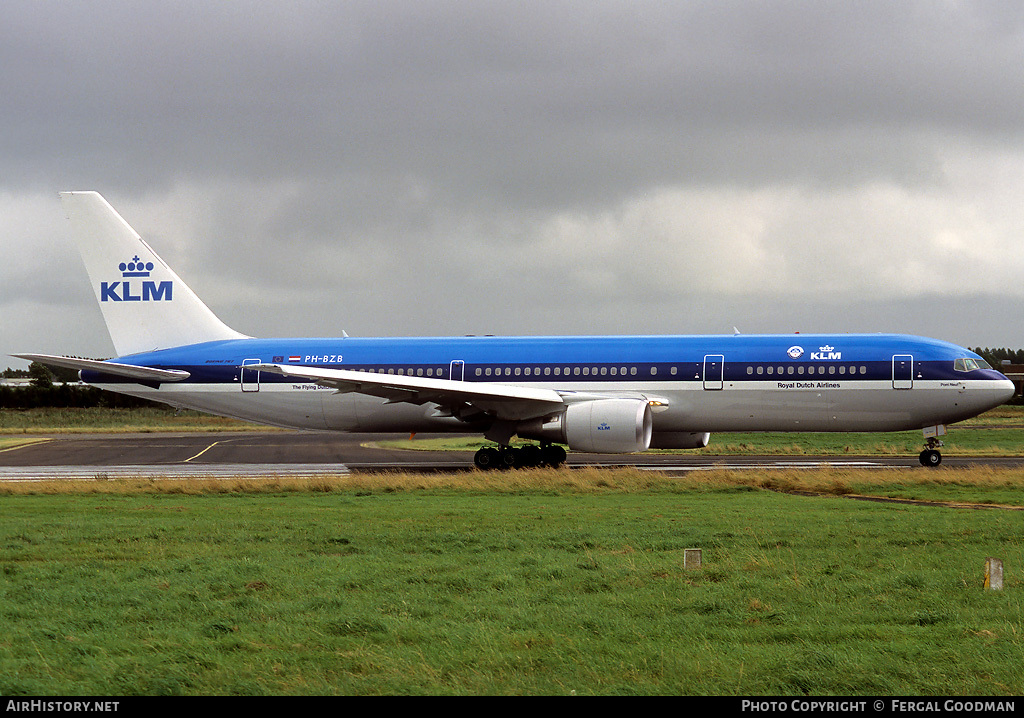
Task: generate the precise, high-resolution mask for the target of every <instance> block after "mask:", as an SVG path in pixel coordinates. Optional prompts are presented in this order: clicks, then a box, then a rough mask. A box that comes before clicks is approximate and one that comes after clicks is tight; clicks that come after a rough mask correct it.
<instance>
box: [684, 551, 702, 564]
mask: <svg viewBox="0 0 1024 718" xmlns="http://www.w3.org/2000/svg"><path fill="white" fill-rule="evenodd" d="M700 564H701V550H700V549H699V548H687V549H683V568H700Z"/></svg>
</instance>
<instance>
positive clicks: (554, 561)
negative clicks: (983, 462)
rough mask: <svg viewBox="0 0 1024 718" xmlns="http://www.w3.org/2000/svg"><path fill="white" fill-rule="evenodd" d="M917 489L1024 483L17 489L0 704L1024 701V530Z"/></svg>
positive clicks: (726, 478) (908, 479)
mask: <svg viewBox="0 0 1024 718" xmlns="http://www.w3.org/2000/svg"><path fill="white" fill-rule="evenodd" d="M896 482H898V483H896ZM894 488H895V490H896V491H897V492H898V493H901V494H916V495H917V496H918V498H921V499H935V500H947V499H948V498H949V491H951V490H952V491H955V492H959V494H960V497H961V498H962V499H963V498H970V499H971V500H974V501H979V502H985V501H988V502H990V503H1004V502H1006V499H1007V498H1010V497H1015V498H1016V501H1015V502H1013V503H1015V504H1016V505H1017V506H1020V505H1021V503H1022V501H1021V498H1022V494H1021V489H1022V488H1024V472H1020V471H1018V472H1007V471H1002V472H999V471H985V470H973V471H957V470H950V469H943V470H939V471H936V470H927V469H913V470H903V471H898V472H896V471H882V472H860V473H854V472H841V471H831V472H770V473H769V472H765V473H762V474H759V473H756V472H737V473H731V472H725V471H720V472H702V473H701V474H700V475H699V476H695V477H694V478H685V479H668V478H664V477H661V476H659V475H657V474H653V473H650V472H642V471H636V470H616V471H598V470H584V471H550V470H549V471H513V472H507V473H503V474H500V475H495V474H485V473H481V472H471V473H468V474H461V475H459V476H413V475H402V474H395V475H386V476H383V475H382V476H358V475H353V476H345V477H338V478H336V479H320V480H317V481H313V482H309V481H291V482H288V481H283V480H282V481H269V482H244V481H239V482H220V483H214V482H159V481H148V482H135V483H132V482H115V481H105V482H89V483H80V484H65V485H34V486H32V487H24V486H23V487H21V488H19V489H13V488H6V489H5V491H6V493H4V494H2V495H0V512H2V515H3V517H4V520H3V522H2V523H0V566H2V578H0V617H2V619H0V620H2V625H3V626H4V631H3V635H2V636H0V694H2V695H5V696H16V695H135V694H146V695H167V694H201V695H219V694H244V695H259V694H268V695H270V694H325V695H327V694H345V695H363V694H473V695H480V694H489V695H496V694H497V695H505V694H570V693H576V694H578V695H591V694H596V695H617V694H715V695H801V694H808V695H825V694H828V695H844V694H853V695H857V694H859V695H876V694H882V695H921V694H925V695H1020V694H1022V693H1024V674H1022V672H1021V671H1020V665H1021V662H1022V659H1024V623H1022V621H1024V611H1022V606H1021V600H1020V592H1021V589H1022V587H1024V582H1022V581H1021V578H1020V573H1019V572H1020V567H1021V566H1022V565H1024V546H1022V541H1024V539H1022V536H1024V532H1022V531H1021V528H1022V522H1024V512H1021V511H1012V510H1004V509H997V508H989V509H985V510H965V509H953V508H947V507H942V506H936V505H897V504H880V503H872V502H861V501H856V500H852V499H850V498H845V497H848V496H850V495H852V494H860V493H873V494H884V493H887V492H889V491H890V490H893V489H894ZM796 491H806V492H819V493H821V494H823V495H818V496H802V495H796V494H794V493H792V492H796ZM693 547H700V548H701V549H702V550H703V566H702V568H701V569H699V570H692V569H685V568H684V567H683V551H684V550H685V549H687V548H693ZM988 556H996V557H1000V558H1002V559H1003V560H1004V562H1005V565H1006V567H1007V570H1006V588H1005V589H1004V590H1003V591H999V592H993V591H985V590H983V588H982V571H983V565H984V561H985V558H986V557H988Z"/></svg>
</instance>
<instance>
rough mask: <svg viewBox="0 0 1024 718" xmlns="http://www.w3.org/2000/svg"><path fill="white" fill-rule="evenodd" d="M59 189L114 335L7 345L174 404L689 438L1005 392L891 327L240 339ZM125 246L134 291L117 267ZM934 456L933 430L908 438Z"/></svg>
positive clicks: (922, 412)
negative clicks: (925, 440)
mask: <svg viewBox="0 0 1024 718" xmlns="http://www.w3.org/2000/svg"><path fill="white" fill-rule="evenodd" d="M62 197H63V199H64V203H65V206H66V207H67V208H68V211H69V216H70V217H71V218H72V220H73V221H74V220H76V217H77V218H78V223H77V224H78V233H77V234H78V235H79V236H82V235H84V236H85V237H86V240H87V241H86V242H84V243H83V247H82V253H83V257H85V258H86V265H87V268H88V269H89V270H90V271H89V273H90V276H91V277H92V280H93V283H94V289H95V290H96V294H97V300H98V301H99V303H100V307H101V309H102V310H103V314H104V319H105V320H106V323H107V326H108V329H110V333H111V337H112V339H113V340H114V342H115V347H117V348H118V349H119V350H120V349H121V348H122V347H124V348H126V349H129V350H130V352H126V353H125V355H124V356H122V357H120V358H119V359H114V360H110V361H109V362H103V363H100V362H87V361H85V360H74V359H68V358H57V357H44V356H42V355H20V356H25V357H27V358H33V359H39V360H42V361H49V362H50V363H55V364H62V365H64V366H74V367H76V368H78V369H80V370H81V371H82V374H81V376H82V378H83V380H85V381H87V382H88V383H90V384H94V385H96V386H99V387H101V388H103V389H109V390H111V391H118V392H122V393H126V394H131V395H134V396H140V397H144V398H147V399H153V400H156V401H161V402H166V403H169V404H172V405H175V406H180V407H188V408H193V409H198V410H200V411H206V412H211V413H215V414H220V415H224V416H231V417H236V418H240V419H246V420H250V421H257V422H263V423H268V424H274V425H279V426H287V427H294V428H302V429H323V430H339V431H358V432H399V431H400V432H420V431H430V432H438V431H456V432H467V431H479V432H483V433H485V435H486V436H487V437H488V438H490V439H493V440H494V441H495V442H497V443H498V444H499V445H500V446H507V445H508V444H509V440H510V439H511V437H513V436H515V435H519V436H520V437H524V438H532V439H536V440H538V441H539V442H541V445H542V446H544V447H548V446H549V445H551V444H567V445H568V446H569V447H570V448H572V449H579V450H584V451H594V452H608V453H617V452H632V451H643V450H645V449H647V448H693V447H698V446H704V445H705V444H706V443H707V441H708V434H709V433H710V432H729V431H897V430H907V429H922V430H924V431H925V433H926V436H929V435H930V436H933V437H934V435H936V434H941V433H944V429H943V427H944V425H945V424H948V423H952V422H956V421H961V420H963V419H967V418H969V417H972V416H975V415H977V414H979V413H981V412H984V411H986V410H988V409H990V408H992V407H995V406H998V405H999V404H1001V403H1003V402H1005V401H1006V400H1007V399H1008V398H1009V397H1011V396H1012V395H1013V385H1012V383H1011V382H1010V381H1009V380H1008V379H1007V378H1006V377H1005V376H1003V375H1002V374H1000V373H999V372H997V371H995V370H993V369H992V368H991V367H989V366H988V365H987V364H986V363H985V362H984V360H983V359H981V357H979V356H978V355H977V354H974V353H973V352H970V351H968V350H967V349H964V348H962V347H959V346H956V345H954V344H950V343H947V342H943V341H938V340H935V339H927V338H922V337H914V336H904V335H888V334H870V335H852V334H840V335H805V334H788V335H724V336H630V337H626V336H623V337H616V336H596V337H576V336H561V337H491V336H487V337H458V338H376V339H361V338H350V337H344V338H340V339H298V338H296V339H253V338H250V337H245V336H244V335H241V334H238V333H237V332H235V331H234V330H231V329H229V328H228V327H226V326H224V325H223V324H221V323H220V322H219V320H218V319H216V317H214V316H213V314H212V313H211V312H210V311H209V309H208V308H206V306H205V305H203V304H202V302H201V301H199V299H198V298H197V297H196V296H195V295H194V294H193V293H192V292H191V290H189V289H188V287H187V286H186V285H184V283H183V282H181V280H180V279H179V278H178V277H177V275H175V274H174V273H173V272H172V271H171V270H170V268H169V267H166V265H165V264H164V263H163V262H162V260H160V259H159V257H157V256H156V254H155V253H154V252H153V251H152V249H151V248H149V247H148V245H146V244H145V243H144V242H143V241H142V240H141V239H140V238H138V235H136V234H135V233H134V231H133V230H131V228H130V227H128V225H127V224H126V223H124V220H122V219H121V218H120V217H119V216H118V215H117V214H116V213H115V212H114V211H113V209H112V208H110V207H109V205H107V204H106V202H105V201H104V200H103V199H102V198H101V197H99V195H96V194H95V193H69V194H65V195H62ZM97 245H102V246H105V247H107V248H108V249H107V250H106V251H105V252H104V251H103V250H101V249H99V248H98V247H97ZM98 254H101V255H102V256H101V257H99V258H98V259H94V260H93V261H92V263H90V257H95V256H96V255H98ZM128 256H131V258H132V260H134V261H131V262H128V263H127V264H126V263H125V262H124V261H118V258H122V257H128ZM136 263H137V266H138V268H140V269H142V270H144V271H143V272H142V273H143V274H144V275H145V277H144V278H143V279H144V280H145V281H148V282H150V286H149V289H148V291H147V292H144V291H143V289H144V287H143V285H141V284H140V283H139V280H140V277H139V276H137V275H138V274H140V273H139V272H129V271H128V269H134V268H135V266H136ZM114 264H116V265H117V268H118V269H119V270H120V274H118V275H116V276H114V275H112V274H111V272H110V267H111V266H112V265H114ZM133 281H134V282H135V283H136V284H135V285H133V284H132V282H133ZM158 290H159V291H158ZM126 297H128V298H126ZM189 339H192V340H193V341H188V340H189ZM147 347H160V348H158V349H155V350H151V351H146V350H144V349H146V348H147ZM929 451H931V452H933V454H934V455H933V454H930V453H928V452H929ZM926 454H928V455H927V457H926ZM497 456H498V454H497V452H495V454H493V455H488V456H486V457H481V456H480V455H478V457H477V459H478V460H477V463H478V465H481V466H486V465H489V464H491V463H494V461H495V460H496V457H497ZM562 456H564V453H563V454H562ZM508 460H509V461H511V459H508ZM938 461H939V457H938V452H937V451H934V447H930V448H929V450H928V451H926V452H923V453H922V462H924V463H930V464H937V463H938ZM551 463H557V460H555V461H553V462H551Z"/></svg>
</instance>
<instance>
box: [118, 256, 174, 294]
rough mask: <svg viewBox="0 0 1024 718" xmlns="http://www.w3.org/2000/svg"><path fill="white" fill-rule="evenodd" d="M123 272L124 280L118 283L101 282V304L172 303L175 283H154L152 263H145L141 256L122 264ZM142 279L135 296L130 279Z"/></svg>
mask: <svg viewBox="0 0 1024 718" xmlns="http://www.w3.org/2000/svg"><path fill="white" fill-rule="evenodd" d="M117 268H118V269H119V270H121V277H122V280H121V281H118V282H100V301H101V302H163V301H167V302H169V301H171V298H172V292H173V289H174V282H171V281H169V280H168V281H165V282H154V281H153V280H151V279H143V277H148V276H149V273H150V272H152V271H153V263H152V262H143V261H142V260H141V259H139V255H135V256H134V257H132V260H131V261H130V262H121V263H120V264H119V265H118V267H117ZM129 278H131V279H136V278H138V279H141V280H142V281H141V287H140V283H139V282H136V284H135V287H136V289H135V290H134V291H135V292H136V293H135V294H133V293H132V292H133V288H132V282H131V280H130V279H129Z"/></svg>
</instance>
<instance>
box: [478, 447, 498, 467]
mask: <svg viewBox="0 0 1024 718" xmlns="http://www.w3.org/2000/svg"><path fill="white" fill-rule="evenodd" d="M500 462H501V454H500V453H499V452H498V450H497V449H495V448H493V447H490V446H485V447H484V448H482V449H480V450H479V451H477V452H476V455H475V456H473V463H474V464H475V465H476V468H478V469H480V470H482V471H487V470H489V469H495V468H497V467H498V466H499V464H500Z"/></svg>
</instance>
